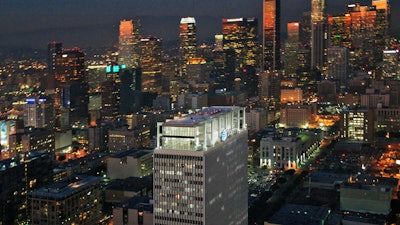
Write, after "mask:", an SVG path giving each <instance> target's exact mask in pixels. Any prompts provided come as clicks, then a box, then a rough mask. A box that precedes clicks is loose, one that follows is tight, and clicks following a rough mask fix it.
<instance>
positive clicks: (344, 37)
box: [328, 13, 351, 48]
mask: <svg viewBox="0 0 400 225" xmlns="http://www.w3.org/2000/svg"><path fill="white" fill-rule="evenodd" d="M328 24H329V26H330V33H331V35H330V45H331V46H339V47H347V48H351V16H350V14H347V13H346V14H340V15H329V16H328Z"/></svg>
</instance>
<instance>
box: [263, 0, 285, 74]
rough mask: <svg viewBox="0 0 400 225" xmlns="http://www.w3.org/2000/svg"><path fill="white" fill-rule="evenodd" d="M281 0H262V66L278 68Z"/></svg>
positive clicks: (279, 65)
mask: <svg viewBox="0 0 400 225" xmlns="http://www.w3.org/2000/svg"><path fill="white" fill-rule="evenodd" d="M280 22H281V1H280V0H263V65H264V66H263V67H264V69H271V70H279V69H280V67H281V57H280V55H281V54H280V48H281V44H280V39H281V34H280V29H281V27H280Z"/></svg>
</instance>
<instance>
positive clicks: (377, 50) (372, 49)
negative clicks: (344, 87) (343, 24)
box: [347, 4, 383, 69]
mask: <svg viewBox="0 0 400 225" xmlns="http://www.w3.org/2000/svg"><path fill="white" fill-rule="evenodd" d="M347 14H349V15H350V17H351V24H350V27H351V28H350V29H351V45H352V47H353V51H354V52H353V53H352V55H353V57H354V59H351V61H352V63H351V65H352V67H354V68H355V69H369V68H370V67H374V66H375V65H376V63H379V62H382V51H383V46H381V45H382V44H378V42H377V40H376V35H375V26H376V19H377V11H376V9H375V7H371V6H361V5H360V4H350V5H347ZM380 39H382V38H380Z"/></svg>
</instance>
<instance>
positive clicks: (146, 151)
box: [110, 147, 154, 159]
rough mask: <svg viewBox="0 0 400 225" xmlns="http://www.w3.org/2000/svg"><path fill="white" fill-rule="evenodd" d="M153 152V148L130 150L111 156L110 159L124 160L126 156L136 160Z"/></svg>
mask: <svg viewBox="0 0 400 225" xmlns="http://www.w3.org/2000/svg"><path fill="white" fill-rule="evenodd" d="M153 150H154V148H145V147H143V148H132V149H130V150H127V151H123V152H118V153H115V154H113V155H111V156H110V158H124V157H127V156H132V157H133V158H135V159H137V158H140V157H142V156H144V155H147V154H149V153H151V152H152V151H153Z"/></svg>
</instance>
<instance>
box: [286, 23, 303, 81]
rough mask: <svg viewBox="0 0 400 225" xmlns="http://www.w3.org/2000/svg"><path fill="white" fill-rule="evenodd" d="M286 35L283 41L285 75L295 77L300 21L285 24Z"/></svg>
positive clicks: (297, 64)
mask: <svg viewBox="0 0 400 225" xmlns="http://www.w3.org/2000/svg"><path fill="white" fill-rule="evenodd" d="M287 31H288V37H287V39H286V42H285V58H284V68H285V77H286V78H289V77H296V78H297V76H296V75H297V69H298V68H299V60H298V53H299V49H300V46H301V44H300V23H299V22H291V23H288V24H287Z"/></svg>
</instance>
